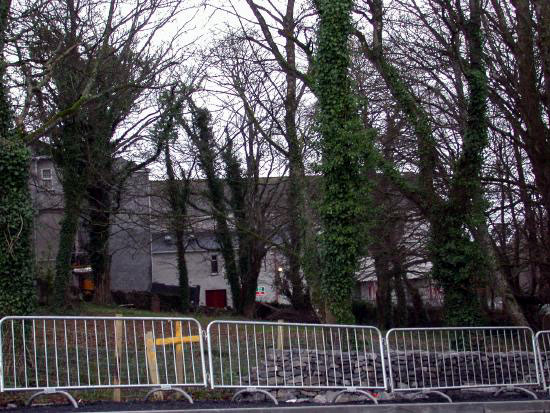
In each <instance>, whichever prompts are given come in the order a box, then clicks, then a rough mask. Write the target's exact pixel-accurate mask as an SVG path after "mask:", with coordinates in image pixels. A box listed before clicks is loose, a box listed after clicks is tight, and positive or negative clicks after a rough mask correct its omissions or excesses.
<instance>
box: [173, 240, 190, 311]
mask: <svg viewBox="0 0 550 413" xmlns="http://www.w3.org/2000/svg"><path fill="white" fill-rule="evenodd" d="M175 234H176V252H177V260H178V279H179V287H180V303H181V312H182V313H186V312H188V311H189V276H188V273H187V262H186V260H185V238H184V233H183V231H182V230H180V229H176V231H175Z"/></svg>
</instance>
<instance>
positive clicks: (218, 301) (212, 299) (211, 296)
mask: <svg viewBox="0 0 550 413" xmlns="http://www.w3.org/2000/svg"><path fill="white" fill-rule="evenodd" d="M205 295H206V306H207V307H215V308H225V307H227V292H226V291H225V290H206V291H205Z"/></svg>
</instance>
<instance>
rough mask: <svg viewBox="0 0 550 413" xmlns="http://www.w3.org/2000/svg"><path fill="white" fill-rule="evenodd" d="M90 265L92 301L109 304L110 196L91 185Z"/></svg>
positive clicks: (102, 188) (106, 191) (99, 186)
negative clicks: (92, 280)
mask: <svg viewBox="0 0 550 413" xmlns="http://www.w3.org/2000/svg"><path fill="white" fill-rule="evenodd" d="M88 206H89V209H90V212H89V220H90V221H89V224H88V234H89V237H90V239H89V244H88V252H89V255H90V265H91V267H92V271H93V273H94V279H95V286H96V291H95V295H94V301H95V302H96V303H98V304H102V305H105V304H110V303H111V301H112V296H111V274H110V272H111V271H110V268H111V265H110V261H111V259H110V258H111V257H110V254H109V239H110V236H111V234H110V229H111V195H110V191H109V189H107V188H104V187H102V186H101V183H99V185H92V186H90V187H89V188H88Z"/></svg>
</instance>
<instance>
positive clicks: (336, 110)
mask: <svg viewBox="0 0 550 413" xmlns="http://www.w3.org/2000/svg"><path fill="white" fill-rule="evenodd" d="M316 5H317V9H318V11H319V15H320V23H319V31H318V52H317V61H316V65H317V66H316V70H317V83H316V94H317V97H318V99H319V114H318V123H319V132H320V135H321V151H322V162H321V170H322V173H323V177H324V183H323V201H322V203H321V206H320V214H321V220H322V227H323V229H322V231H323V232H322V234H321V237H320V238H321V260H322V263H323V264H322V276H321V278H322V279H321V288H322V293H323V295H324V297H325V300H326V305H327V310H328V312H329V313H330V314H331V315H332V316H333V317H335V319H336V320H337V321H338V322H342V323H349V322H353V319H354V316H353V313H352V311H351V296H352V292H353V288H354V286H355V283H356V276H355V272H356V270H357V263H358V259H359V257H360V256H361V255H362V253H364V252H365V250H364V233H365V232H364V226H365V223H366V219H367V217H366V197H367V194H366V192H367V191H368V185H366V183H367V182H366V176H365V174H362V173H361V171H362V170H364V168H365V161H367V162H368V161H369V158H370V156H369V151H370V148H369V144H370V141H371V139H372V137H373V133H372V131H367V132H366V133H365V131H364V129H363V126H362V123H361V120H360V118H359V116H358V105H357V102H356V99H355V97H354V96H353V93H352V85H351V80H350V77H349V73H348V68H349V65H350V52H349V46H348V38H349V35H350V33H351V29H352V26H351V21H350V13H351V9H352V6H353V1H351V0H338V1H333V0H320V1H318V2H317V3H316Z"/></svg>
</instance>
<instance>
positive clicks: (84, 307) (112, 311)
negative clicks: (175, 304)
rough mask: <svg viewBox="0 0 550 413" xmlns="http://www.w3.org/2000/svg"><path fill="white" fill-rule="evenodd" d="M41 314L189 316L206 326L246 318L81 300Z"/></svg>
mask: <svg viewBox="0 0 550 413" xmlns="http://www.w3.org/2000/svg"><path fill="white" fill-rule="evenodd" d="M37 314H39V315H73V316H90V317H93V316H98V317H100V316H108V317H113V316H116V315H121V316H122V317H189V318H194V319H196V320H197V321H198V322H199V323H200V324H201V326H202V328H204V329H205V328H206V326H207V325H208V323H210V322H211V321H213V320H246V318H244V317H243V316H239V315H236V314H234V313H231V312H224V313H221V314H220V313H215V314H205V313H202V312H197V313H188V314H183V313H180V312H178V311H160V312H155V311H150V310H141V309H137V308H129V307H121V306H116V305H99V304H94V303H88V302H84V301H82V302H80V305H79V306H78V308H76V309H72V310H64V311H57V312H52V311H51V309H49V308H46V307H41V308H39V309H38V311H37Z"/></svg>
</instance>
